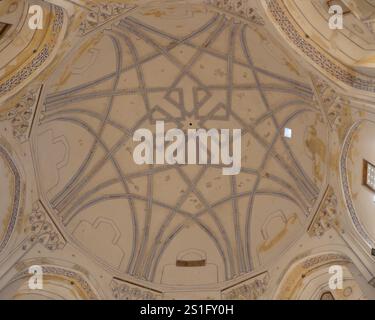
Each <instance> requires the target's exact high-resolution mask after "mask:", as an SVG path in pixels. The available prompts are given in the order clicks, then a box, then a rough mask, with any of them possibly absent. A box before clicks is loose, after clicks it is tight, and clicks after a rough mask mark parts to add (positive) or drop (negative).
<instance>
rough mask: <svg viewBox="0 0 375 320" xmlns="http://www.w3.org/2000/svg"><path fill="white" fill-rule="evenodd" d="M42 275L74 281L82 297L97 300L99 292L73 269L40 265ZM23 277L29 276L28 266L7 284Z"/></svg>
mask: <svg viewBox="0 0 375 320" xmlns="http://www.w3.org/2000/svg"><path fill="white" fill-rule="evenodd" d="M41 267H42V270H43V276H52V277H57V278H61V279H68V280H69V281H70V282H74V285H75V286H76V290H77V291H78V292H79V293H80V296H81V297H82V298H83V299H88V300H99V299H100V296H99V293H98V292H97V291H96V290H95V289H94V287H93V286H92V285H91V284H90V283H89V282H88V280H87V279H86V278H85V277H84V276H83V275H81V273H78V272H76V271H74V270H71V269H67V268H65V267H64V268H63V267H60V266H55V265H42V266H41ZM25 278H30V273H29V270H28V268H26V269H24V270H23V271H21V272H20V273H18V274H16V275H15V276H14V277H13V278H12V279H11V280H10V281H9V283H8V284H7V286H9V285H11V284H12V283H14V282H16V281H18V280H22V279H25Z"/></svg>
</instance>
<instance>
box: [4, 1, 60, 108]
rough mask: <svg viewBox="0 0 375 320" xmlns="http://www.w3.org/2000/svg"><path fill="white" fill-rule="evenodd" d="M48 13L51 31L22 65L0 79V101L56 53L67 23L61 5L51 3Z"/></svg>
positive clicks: (26, 80) (27, 80) (20, 86)
mask: <svg viewBox="0 0 375 320" xmlns="http://www.w3.org/2000/svg"><path fill="white" fill-rule="evenodd" d="M50 14H52V15H53V20H52V22H51V24H50V25H48V27H47V28H48V30H51V33H50V35H46V36H45V40H44V41H43V43H42V44H41V46H40V49H39V50H38V51H37V52H36V53H35V54H34V55H32V58H30V59H28V61H27V62H26V63H25V64H24V65H23V66H22V67H21V66H20V68H18V71H16V72H13V73H10V75H8V76H5V77H3V78H2V79H1V80H0V102H1V101H4V100H6V99H7V98H9V97H10V96H12V95H13V94H15V93H16V92H17V91H19V90H21V89H22V87H24V86H25V85H26V84H27V83H28V82H29V81H31V80H32V79H33V78H34V77H35V76H36V75H37V74H39V73H40V72H41V71H42V70H43V69H44V68H45V67H46V66H47V65H48V64H49V63H48V60H51V59H52V58H53V57H54V56H55V55H56V53H57V49H58V47H59V46H58V44H59V43H60V42H61V40H62V38H63V36H64V34H65V30H66V24H67V23H65V22H66V21H65V14H64V10H63V9H62V8H61V7H59V6H52V5H51V12H50Z"/></svg>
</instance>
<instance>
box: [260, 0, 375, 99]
mask: <svg viewBox="0 0 375 320" xmlns="http://www.w3.org/2000/svg"><path fill="white" fill-rule="evenodd" d="M262 3H263V5H264V6H265V7H266V11H267V13H268V14H269V15H270V18H271V19H272V20H273V22H274V23H275V24H276V26H277V27H278V29H279V31H281V33H282V34H283V36H284V37H285V38H287V40H288V41H289V42H290V43H292V44H293V46H294V47H295V48H296V49H297V50H298V52H299V53H302V54H303V55H304V56H305V57H307V58H308V60H309V61H310V62H311V63H312V64H313V65H314V66H315V67H317V68H318V69H319V70H320V71H321V72H322V73H323V74H325V75H327V76H329V77H331V78H334V79H335V80H336V81H339V82H341V83H343V84H345V85H347V86H349V87H351V88H353V89H357V90H360V91H363V92H368V93H375V80H372V79H371V78H369V77H366V76H363V75H361V74H359V73H357V72H355V71H354V70H351V69H350V68H348V67H346V66H344V65H343V64H341V63H339V62H337V61H335V60H334V59H332V58H331V57H330V56H329V55H328V54H325V53H323V52H322V51H321V50H319V49H317V48H316V47H315V46H314V45H313V44H312V41H311V40H309V39H308V38H306V37H305V34H303V32H302V31H301V30H298V29H297V27H296V26H295V24H294V23H293V22H292V21H293V18H292V17H291V16H290V14H289V13H288V12H287V8H286V7H285V4H284V2H283V0H262Z"/></svg>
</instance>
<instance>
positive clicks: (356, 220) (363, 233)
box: [340, 120, 375, 248]
mask: <svg viewBox="0 0 375 320" xmlns="http://www.w3.org/2000/svg"><path fill="white" fill-rule="evenodd" d="M365 121H367V120H360V121H358V122H356V123H355V124H354V125H353V126H352V127H351V128H350V129H349V131H348V134H347V135H346V138H345V141H344V145H343V149H342V153H341V158H340V176H341V183H342V188H343V193H344V199H345V204H346V207H347V208H348V211H349V214H350V218H351V220H352V222H353V224H354V227H355V229H356V230H357V232H358V233H359V235H360V236H361V237H362V239H363V240H364V241H365V242H366V244H367V245H368V246H369V247H371V248H374V247H375V241H374V240H373V239H371V237H370V236H369V234H368V233H367V231H366V229H365V228H364V227H363V225H362V223H361V221H360V219H359V217H358V215H357V213H356V210H355V208H354V204H353V200H352V198H351V196H350V186H349V179H348V175H347V162H346V160H347V158H348V153H349V148H350V145H351V142H352V138H353V135H354V133H355V131H356V130H357V129H358V127H359V126H360V125H361V124H362V123H363V122H365Z"/></svg>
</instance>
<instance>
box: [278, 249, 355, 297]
mask: <svg viewBox="0 0 375 320" xmlns="http://www.w3.org/2000/svg"><path fill="white" fill-rule="evenodd" d="M332 263H334V264H340V265H343V264H348V263H352V260H351V259H350V258H349V257H348V256H347V255H345V254H342V253H338V252H326V253H320V254H316V255H310V256H308V257H306V258H303V259H301V260H299V261H297V262H295V263H294V264H292V265H291V266H290V267H289V268H288V269H287V271H286V272H285V274H284V276H283V277H282V279H281V281H280V285H279V287H278V289H277V291H276V293H275V295H274V299H277V300H290V299H296V294H297V292H298V289H299V287H300V285H301V282H302V281H303V279H304V278H305V277H306V275H308V274H309V273H310V272H312V271H315V270H316V269H317V268H320V267H323V266H326V265H330V264H332Z"/></svg>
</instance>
